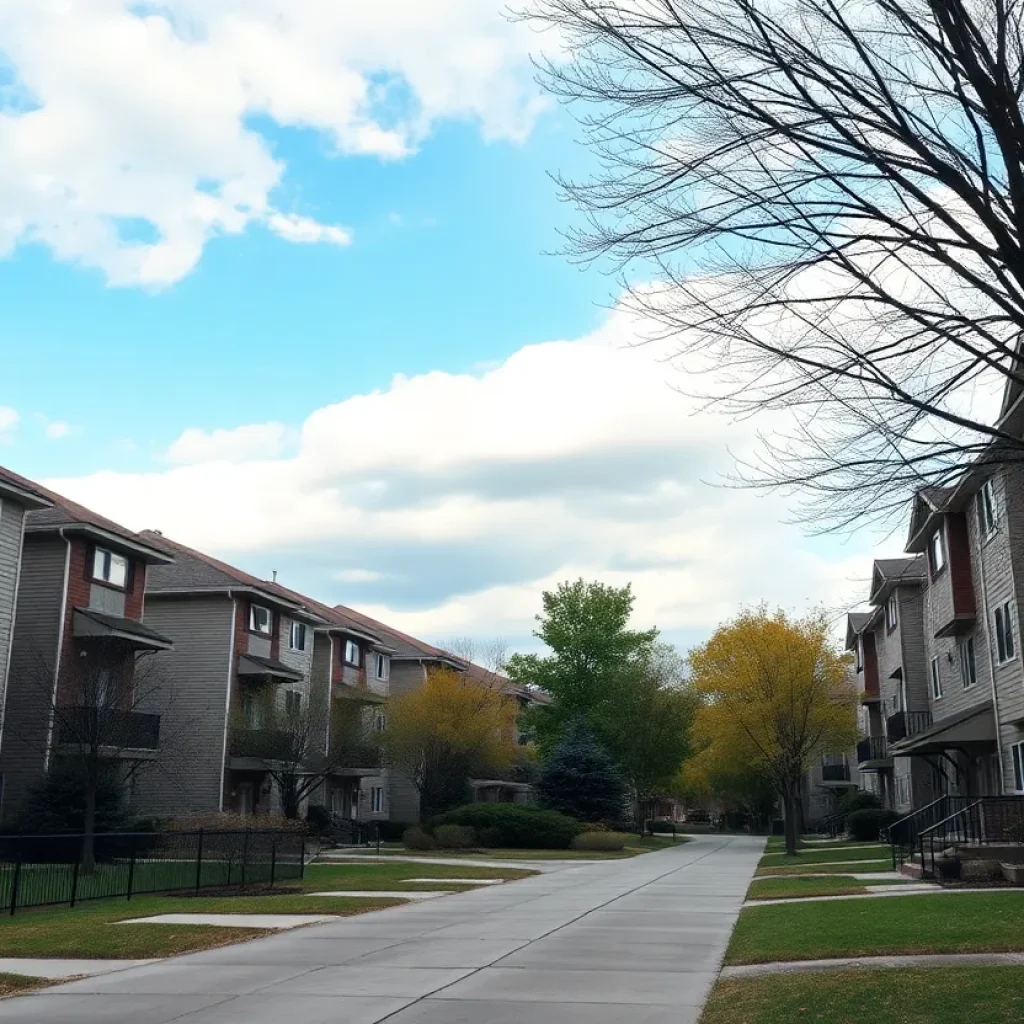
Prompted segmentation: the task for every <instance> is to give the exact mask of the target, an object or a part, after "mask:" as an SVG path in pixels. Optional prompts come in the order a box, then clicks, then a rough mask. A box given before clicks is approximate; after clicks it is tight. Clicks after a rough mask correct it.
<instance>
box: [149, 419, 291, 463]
mask: <svg viewBox="0 0 1024 1024" xmlns="http://www.w3.org/2000/svg"><path fill="white" fill-rule="evenodd" d="M287 440H288V428H287V427H285V425H284V424H283V423H253V424H251V425H249V426H244V427H235V428H234V429H233V430H211V431H205V430H200V429H199V428H198V427H189V428H188V429H187V430H184V431H182V433H181V435H180V436H179V437H178V438H177V439H176V440H175V441H173V442H172V443H171V445H170V446H169V447H168V449H167V451H166V453H165V456H164V457H165V459H166V460H167V461H168V462H171V463H173V464H174V465H177V466H189V465H196V464H199V463H204V462H220V461H224V460H227V461H231V462H237V461H239V460H246V459H274V458H277V457H278V456H279V455H280V454H281V453H282V452H283V451H284V449H285V444H286V443H287Z"/></svg>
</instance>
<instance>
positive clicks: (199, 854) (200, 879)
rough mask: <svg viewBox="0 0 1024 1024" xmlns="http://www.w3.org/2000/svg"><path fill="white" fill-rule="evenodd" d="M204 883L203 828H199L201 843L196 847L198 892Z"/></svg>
mask: <svg viewBox="0 0 1024 1024" xmlns="http://www.w3.org/2000/svg"><path fill="white" fill-rule="evenodd" d="M202 884H203V830H202V829H200V830H199V843H198V844H197V848H196V892H199V889H200V887H201V886H202Z"/></svg>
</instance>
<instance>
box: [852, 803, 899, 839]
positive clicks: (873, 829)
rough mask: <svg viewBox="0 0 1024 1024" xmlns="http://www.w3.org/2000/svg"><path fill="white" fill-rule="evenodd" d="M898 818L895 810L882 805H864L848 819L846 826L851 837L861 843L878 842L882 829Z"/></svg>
mask: <svg viewBox="0 0 1024 1024" xmlns="http://www.w3.org/2000/svg"><path fill="white" fill-rule="evenodd" d="M898 818H899V815H898V814H897V813H896V812H895V811H889V810H886V809H885V808H882V807H864V808H862V809H861V810H859V811H854V812H853V813H852V814H851V815H850V816H849V817H848V818H847V819H846V828H847V830H848V831H849V833H850V838H851V839H856V840H857V841H858V842H860V843H876V842H878V839H879V836H880V835H881V832H882V829H883V828H888V827H889V826H890V825H891V824H892V823H893V822H894V821H896V820H897V819H898Z"/></svg>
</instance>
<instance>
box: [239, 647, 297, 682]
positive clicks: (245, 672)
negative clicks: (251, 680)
mask: <svg viewBox="0 0 1024 1024" xmlns="http://www.w3.org/2000/svg"><path fill="white" fill-rule="evenodd" d="M238 674H239V675H240V676H263V677H266V678H269V679H272V680H274V681H275V682H281V683H298V682H301V681H302V673H301V672H296V670H295V669H293V668H289V667H288V666H287V665H286V664H285V663H284V662H283V661H274V659H273V658H259V657H257V656H256V655H255V654H243V655H242V656H241V657H240V658H239V659H238Z"/></svg>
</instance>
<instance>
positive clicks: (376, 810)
mask: <svg viewBox="0 0 1024 1024" xmlns="http://www.w3.org/2000/svg"><path fill="white" fill-rule="evenodd" d="M383 810H384V787H383V786H374V787H373V788H372V789H371V790H370V813H371V814H381V813H382V812H383Z"/></svg>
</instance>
